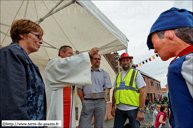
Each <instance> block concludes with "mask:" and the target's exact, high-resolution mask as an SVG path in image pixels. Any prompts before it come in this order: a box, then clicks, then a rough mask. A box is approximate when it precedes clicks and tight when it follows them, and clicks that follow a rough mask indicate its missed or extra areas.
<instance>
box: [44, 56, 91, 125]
mask: <svg viewBox="0 0 193 128" xmlns="http://www.w3.org/2000/svg"><path fill="white" fill-rule="evenodd" d="M90 67H91V64H90V57H89V54H88V53H82V54H79V55H75V56H71V57H67V58H60V57H58V58H55V59H52V60H50V61H49V62H48V64H47V66H46V68H45V73H44V83H45V89H46V98H47V120H61V124H62V126H61V127H63V88H64V87H68V86H73V85H76V84H79V85H91V71H90ZM71 96H72V97H73V93H72V89H71ZM71 105H73V106H71V111H72V112H71V113H72V116H71V122H70V123H71V127H76V122H75V105H74V100H73V98H71Z"/></svg>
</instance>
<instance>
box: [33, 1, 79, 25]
mask: <svg viewBox="0 0 193 128" xmlns="http://www.w3.org/2000/svg"><path fill="white" fill-rule="evenodd" d="M63 1H64V0H61V1H60V2H58V4H57V5H56V6H54V7H53V8H52V9H51V10H50V11H49V12H48V13H47V14H46V15H45V16H44V17H42V18H40V19H39V20H37V21H36V23H37V24H40V23H41V22H42V21H43V20H44V19H46V18H47V17H49V16H51V15H53V14H54V13H56V12H58V11H60V10H62V9H63V8H65V7H67V6H69V5H71V4H73V3H74V2H76V0H72V1H71V2H69V3H67V4H65V5H64V6H62V7H60V8H58V9H56V7H58V5H60V4H61V3H62V2H63ZM54 9H56V10H55V11H54Z"/></svg>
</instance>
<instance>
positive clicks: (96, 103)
mask: <svg viewBox="0 0 193 128" xmlns="http://www.w3.org/2000/svg"><path fill="white" fill-rule="evenodd" d="M93 114H94V127H95V128H103V127H104V124H105V121H104V119H105V114H106V100H105V99H98V100H83V102H82V111H81V115H80V121H79V126H78V128H91V122H92V117H93Z"/></svg>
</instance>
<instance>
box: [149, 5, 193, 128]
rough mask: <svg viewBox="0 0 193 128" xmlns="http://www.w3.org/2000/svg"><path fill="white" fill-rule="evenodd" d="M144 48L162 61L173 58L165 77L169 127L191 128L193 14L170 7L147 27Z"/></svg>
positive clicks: (192, 102) (192, 100)
mask: <svg viewBox="0 0 193 128" xmlns="http://www.w3.org/2000/svg"><path fill="white" fill-rule="evenodd" d="M147 45H148V47H149V49H155V50H154V52H155V53H158V54H159V56H160V58H161V59H162V60H163V61H166V60H168V59H169V58H172V57H175V58H174V59H173V60H172V62H171V63H170V65H169V67H168V74H167V82H168V88H169V102H170V106H171V107H170V109H171V110H172V117H174V118H172V119H173V120H172V124H174V125H175V127H176V128H192V127H193V107H192V106H193V12H191V11H188V10H186V9H178V8H175V7H173V8H171V9H169V10H167V11H165V12H163V13H161V14H160V16H159V17H158V19H157V20H156V21H155V23H154V24H153V26H152V27H151V30H150V33H149V36H148V39H147ZM174 125H173V126H174Z"/></svg>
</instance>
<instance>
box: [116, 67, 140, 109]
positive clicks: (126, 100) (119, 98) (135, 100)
mask: <svg viewBox="0 0 193 128" xmlns="http://www.w3.org/2000/svg"><path fill="white" fill-rule="evenodd" d="M137 72H138V71H137V70H133V69H130V70H129V72H128V73H127V74H126V76H125V78H124V79H123V80H124V81H125V89H124V90H120V89H119V85H120V82H121V75H122V72H120V73H119V74H118V76H117V79H116V82H117V85H116V88H115V93H114V96H115V100H116V104H119V103H122V104H128V105H132V106H136V107H139V90H138V89H137V88H136V85H135V79H136V76H137Z"/></svg>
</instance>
